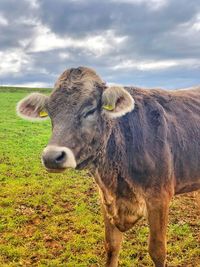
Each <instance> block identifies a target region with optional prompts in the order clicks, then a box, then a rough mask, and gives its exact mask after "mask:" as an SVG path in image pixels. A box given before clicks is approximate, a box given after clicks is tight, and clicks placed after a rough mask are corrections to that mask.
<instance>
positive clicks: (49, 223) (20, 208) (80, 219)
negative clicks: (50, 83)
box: [0, 87, 200, 267]
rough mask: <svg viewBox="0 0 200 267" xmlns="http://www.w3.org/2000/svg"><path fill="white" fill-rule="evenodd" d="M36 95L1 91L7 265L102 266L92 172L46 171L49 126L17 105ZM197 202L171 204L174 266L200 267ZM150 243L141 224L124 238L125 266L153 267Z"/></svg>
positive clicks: (1, 232) (0, 236) (0, 172)
mask: <svg viewBox="0 0 200 267" xmlns="http://www.w3.org/2000/svg"><path fill="white" fill-rule="evenodd" d="M30 91H31V90H30V89H24V88H6V87H5V88H0V116H1V117H0V266H2V267H4V266H5V267H6V266H40V267H43V266H49V267H55V266H63V267H65V266H66V267H74V266H77V267H88V266H90V267H96V266H103V265H104V261H105V252H104V247H103V244H104V243H103V240H104V228H103V220H102V216H101V212H100V206H99V197H98V194H97V191H96V187H95V184H94V182H93V179H92V178H91V177H90V176H89V174H88V173H87V172H77V171H72V170H69V171H67V172H66V173H64V174H48V173H47V172H46V171H45V170H44V169H43V168H42V166H41V163H40V153H41V151H42V149H43V148H44V147H45V145H46V144H47V142H48V139H49V137H50V134H51V126H50V122H49V121H48V120H47V121H44V122H42V123H40V122H38V123H33V122H27V121H24V120H22V119H20V118H18V117H17V116H16V114H15V106H16V103H17V102H18V101H19V100H20V99H22V98H23V97H24V96H25V95H27V94H28V93H29V92H30ZM35 91H42V92H45V93H47V94H48V93H49V92H50V90H49V89H36V90H35ZM193 198H194V197H193V195H189V196H186V197H182V198H176V199H175V201H174V202H173V204H172V207H171V214H170V218H171V219H170V221H171V223H170V226H169V231H168V239H169V242H168V261H169V262H170V264H169V266H174V267H175V266H176V267H177V266H182V267H186V266H193V267H198V266H200V211H199V208H198V207H197V206H196V203H195V199H193ZM147 239H148V227H147V223H146V222H145V220H142V221H141V222H140V223H139V224H138V225H137V226H136V227H135V228H133V229H132V230H131V231H129V232H128V233H127V234H126V235H125V241H124V244H123V250H122V252H121V254H120V266H123V267H131V266H138V267H142V266H145V267H146V266H153V265H152V263H151V260H150V258H149V255H148V253H147Z"/></svg>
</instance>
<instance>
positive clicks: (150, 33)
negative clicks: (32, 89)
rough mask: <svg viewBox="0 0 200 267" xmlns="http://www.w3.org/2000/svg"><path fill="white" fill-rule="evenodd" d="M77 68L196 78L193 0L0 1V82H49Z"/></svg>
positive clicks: (177, 83)
mask: <svg viewBox="0 0 200 267" xmlns="http://www.w3.org/2000/svg"><path fill="white" fill-rule="evenodd" d="M78 66H90V67H92V68H94V69H95V70H96V71H97V73H99V74H100V75H101V77H102V78H103V79H104V80H105V81H106V82H108V83H117V84H125V85H138V86H145V87H164V88H179V87H188V86H193V85H198V84H200V0H0V85H23V86H36V87H38V86H39V87H53V85H54V82H55V80H56V79H57V77H58V75H59V74H60V73H61V72H63V71H64V70H65V69H66V68H70V67H78Z"/></svg>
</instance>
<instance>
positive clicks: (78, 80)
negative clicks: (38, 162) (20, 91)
mask: <svg viewBox="0 0 200 267" xmlns="http://www.w3.org/2000/svg"><path fill="white" fill-rule="evenodd" d="M133 108H134V100H133V98H132V96H131V95H130V94H129V93H128V92H127V91H126V90H125V89H123V88H122V87H116V86H115V87H106V86H105V83H103V81H102V80H101V79H100V77H99V76H98V75H97V74H96V73H95V72H94V71H93V70H91V69H89V68H85V67H79V68H77V69H70V70H66V71H65V72H64V73H63V74H62V75H61V76H60V77H59V79H58V81H57V82H56V84H55V89H54V91H53V92H52V94H51V95H50V96H45V95H43V94H40V93H33V94H30V95H29V96H27V97H26V98H24V99H22V100H21V101H20V102H19V103H18V105H17V112H18V115H19V116H21V117H22V118H26V119H30V120H44V119H46V118H47V117H48V116H49V117H50V119H51V122H52V137H51V139H50V141H49V144H48V146H47V147H46V148H45V149H44V151H43V153H42V162H43V164H44V166H45V167H46V168H47V170H49V171H63V170H64V169H66V168H68V167H72V168H79V169H80V168H83V167H85V166H87V165H88V164H89V163H90V162H91V161H93V160H94V159H95V156H96V155H97V151H99V150H101V147H102V146H103V145H104V144H105V140H107V139H108V137H109V134H110V132H111V130H110V128H111V127H110V125H113V123H114V120H115V118H117V117H120V116H123V115H125V114H126V113H127V112H130V111H131V110H132V109H133Z"/></svg>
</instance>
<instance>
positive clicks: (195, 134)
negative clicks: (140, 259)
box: [21, 68, 200, 267]
mask: <svg viewBox="0 0 200 267" xmlns="http://www.w3.org/2000/svg"><path fill="white" fill-rule="evenodd" d="M79 75H81V76H80V77H81V78H79V79H78V78H77V77H79ZM90 75H91V80H89V78H88V77H90ZM95 75H96V74H95V73H94V72H92V71H91V70H88V69H84V68H83V69H81V68H79V69H77V70H76V71H74V70H70V71H67V72H65V73H63V74H62V75H61V77H60V79H59V80H58V83H57V88H56V90H55V91H54V92H53V94H52V96H51V97H50V100H48V104H45V105H46V109H47V110H48V112H49V114H50V117H51V118H52V121H53V136H52V139H51V141H50V145H49V147H47V149H46V150H45V152H44V154H43V162H44V164H45V166H46V167H47V168H48V169H55V168H56V169H60V170H62V169H63V168H66V166H77V168H83V167H88V168H90V170H91V172H92V174H93V176H94V178H95V181H96V183H97V185H98V187H99V191H100V195H101V199H102V206H103V213H104V220H105V229H106V250H107V265H106V266H109V267H115V266H117V262H118V253H119V249H120V244H121V240H122V232H124V231H126V230H128V229H130V228H131V227H132V226H133V225H134V224H135V223H136V222H137V221H138V220H139V219H140V218H141V217H142V216H144V215H145V216H146V217H147V219H148V222H149V227H150V240H149V252H150V255H151V257H152V259H153V261H154V263H155V266H156V267H163V266H165V256H166V227H167V218H168V208H169V202H170V200H171V198H172V197H173V196H174V195H175V194H179V193H184V192H190V191H193V190H198V189H200V87H199V88H193V89H188V90H177V91H164V90H154V89H152V90H145V89H139V88H130V87H126V88H124V89H121V88H111V89H110V90H108V89H107V90H108V91H107V90H105V88H104V86H103V84H102V85H101V80H100V79H99V78H98V76H95ZM74 77H75V78H76V79H75V78H74ZM72 78H74V80H75V82H74V83H73V79H72ZM77 80H78V83H77ZM86 81H87V83H85V82H86ZM96 83H98V86H96V87H95V89H94V84H96ZM77 84H78V86H77ZM86 84H87V86H86ZM79 87H80V88H82V87H83V88H84V89H85V90H83V89H81V90H80V89H79ZM77 88H78V89H77ZM73 90H74V91H73ZM103 90H105V93H106V94H105V93H104V92H103V96H102V91H103ZM61 92H62V94H61ZM73 92H74V93H73ZM32 98H33V97H32ZM132 98H134V101H135V107H134V109H133V101H132ZM35 99H36V97H34V99H33V100H34V101H33V100H32V105H33V103H34V102H36V100H35ZM74 99H76V101H78V99H80V101H81V102H83V103H84V104H83V105H82V106H81V108H80V107H78V108H77V107H76V101H75V102H74ZM83 99H84V100H83ZM85 99H87V102H84V101H85ZM101 99H102V100H101ZM113 99H114V100H113ZM46 101H47V100H46V99H43V102H46ZM88 102H90V104H88ZM93 102H95V103H96V104H95V105H94V103H93ZM102 102H106V105H104V106H103V107H106V108H108V109H109V110H110V105H108V104H107V102H108V103H111V104H112V102H115V103H114V108H113V109H112V110H111V111H109V112H107V113H108V117H109V116H110V117H109V119H107V115H106V114H107V113H106V114H104V113H103V112H102ZM57 103H59V104H60V105H59V106H58V104H57ZM67 103H68V104H67ZM72 103H73V104H72ZM85 103H87V104H85ZM103 104H104V103H103ZM68 105H71V108H70V109H69V111H70V112H71V113H72V114H73V117H72V116H71V117H69V116H70V114H69V112H67V111H65V114H64V113H62V114H61V111H62V109H65V108H67V107H68ZM88 105H89V106H91V105H92V106H93V108H92V109H91V108H90V109H89V112H88V110H87V112H85V111H84V110H85V107H87V106H88ZM126 105H127V106H128V107H126ZM94 106H95V109H94ZM25 107H28V108H29V109H30V101H29V100H28V101H27V99H25V100H24V102H22V104H21V110H22V111H21V113H23V111H24V110H25ZM111 107H112V106H111ZM36 108H38V107H36ZM36 108H35V109H34V110H33V112H35V110H36ZM132 109H133V110H132ZM131 110H132V111H131ZM129 111H131V112H129ZM24 113H25V112H24ZM29 114H30V110H29ZM59 114H61V115H59ZM77 114H80V115H78V116H77ZM85 114H86V115H85ZM91 114H92V116H91ZM93 114H94V115H93ZM119 114H121V115H119ZM122 114H123V115H124V116H122ZM25 115H26V114H25ZM34 116H35V115H34ZM88 116H89V119H84V118H87V117H88ZM90 116H91V117H90ZM67 117H68V119H66V120H67V122H68V124H67V123H66V124H65V125H64V124H63V123H60V122H61V121H62V120H64V118H67ZM79 117H81V118H82V121H80V120H79V121H78V119H79ZM114 117H118V118H116V119H112V118H114ZM78 122H79V124H78ZM99 124H100V125H101V127H99ZM76 127H80V132H81V131H82V132H81V133H80V136H79V135H78V134H76V135H75V133H74V131H73V130H74V129H77V128H76ZM60 133H64V134H65V135H66V139H64V138H62V137H61V135H60ZM81 138H84V140H85V143H86V144H87V145H85V147H83V144H81V145H82V148H81V149H82V150H81V149H79V150H78V148H77V146H76V144H80V142H81ZM55 144H56V146H55ZM80 147H81V146H80ZM92 150H93V153H92V152H91V151H92ZM94 152H95V153H94ZM53 153H54V154H56V158H55V160H54V158H53V156H52V155H53ZM63 153H64V154H63ZM66 154H67V157H66V156H65V155H66ZM63 155H64V156H63ZM56 160H57V161H56ZM76 161H77V163H76ZM66 164H68V165H66ZM49 166H50V167H49Z"/></svg>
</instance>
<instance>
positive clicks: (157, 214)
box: [146, 193, 170, 267]
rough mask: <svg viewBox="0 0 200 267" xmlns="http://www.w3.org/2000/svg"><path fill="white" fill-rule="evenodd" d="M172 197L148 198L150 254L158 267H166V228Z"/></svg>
mask: <svg viewBox="0 0 200 267" xmlns="http://www.w3.org/2000/svg"><path fill="white" fill-rule="evenodd" d="M169 201H170V197H169V195H168V194H165V193H163V195H160V196H155V195H154V194H152V195H151V196H149V197H148V198H147V199H146V205H147V213H148V221H149V228H150V237H149V254H150V256H151V258H152V260H153V262H154V264H155V266H156V267H164V266H165V260H166V229H167V222H168V212H169Z"/></svg>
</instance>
